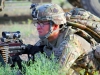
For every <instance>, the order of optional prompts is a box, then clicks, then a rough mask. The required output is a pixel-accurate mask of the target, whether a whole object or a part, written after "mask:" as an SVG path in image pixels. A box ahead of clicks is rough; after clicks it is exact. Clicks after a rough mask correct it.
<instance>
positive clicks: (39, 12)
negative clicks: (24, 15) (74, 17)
mask: <svg viewBox="0 0 100 75" xmlns="http://www.w3.org/2000/svg"><path fill="white" fill-rule="evenodd" d="M32 17H33V20H34V21H38V20H40V21H47V20H48V21H53V22H54V23H55V24H57V25H60V24H64V23H66V17H65V12H64V11H63V9H62V8H61V7H60V6H59V5H57V4H52V3H49V4H43V5H38V6H37V7H34V8H33V11H32Z"/></svg>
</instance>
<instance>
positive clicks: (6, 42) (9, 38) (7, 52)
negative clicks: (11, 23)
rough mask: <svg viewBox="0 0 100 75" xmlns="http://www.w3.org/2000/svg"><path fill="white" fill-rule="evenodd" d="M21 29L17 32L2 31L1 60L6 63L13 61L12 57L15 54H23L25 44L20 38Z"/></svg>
mask: <svg viewBox="0 0 100 75" xmlns="http://www.w3.org/2000/svg"><path fill="white" fill-rule="evenodd" d="M20 37H21V35H20V31H16V32H2V38H1V43H0V62H1V63H2V64H3V65H4V64H5V63H10V64H11V63H12V61H11V58H12V56H13V55H16V54H21V53H22V52H23V51H24V49H25V45H24V44H23V41H22V40H21V39H20Z"/></svg>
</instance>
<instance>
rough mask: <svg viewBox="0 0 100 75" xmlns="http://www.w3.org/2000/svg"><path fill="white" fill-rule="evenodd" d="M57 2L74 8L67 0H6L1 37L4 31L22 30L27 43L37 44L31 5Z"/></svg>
mask: <svg viewBox="0 0 100 75" xmlns="http://www.w3.org/2000/svg"><path fill="white" fill-rule="evenodd" d="M35 2H36V3H57V4H59V5H60V6H61V7H63V9H64V10H66V11H67V10H70V9H71V8H73V6H72V5H71V4H69V3H68V1H66V0H52V1H51V0H5V4H4V5H5V6H4V9H3V10H2V11H1V12H0V37H2V31H9V32H10V31H13V32H15V31H20V32H21V38H22V39H23V42H24V43H26V44H29V43H30V44H35V43H36V42H37V41H38V40H39V38H38V34H37V31H36V28H35V27H34V25H33V22H32V17H31V9H30V6H31V4H32V3H35Z"/></svg>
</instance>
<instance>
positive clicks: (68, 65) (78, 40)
mask: <svg viewBox="0 0 100 75" xmlns="http://www.w3.org/2000/svg"><path fill="white" fill-rule="evenodd" d="M68 32H71V30H69V31H68ZM68 32H67V31H66V30H65V31H63V32H61V33H60V35H59V37H58V38H57V39H56V40H54V41H52V42H48V41H47V40H45V41H43V40H40V41H39V42H38V43H37V44H36V45H38V46H40V45H45V46H44V48H43V51H44V52H45V53H46V55H47V56H48V57H50V56H51V54H52V53H54V55H55V57H56V58H57V59H59V63H60V65H61V70H60V71H61V72H66V73H67V75H78V74H79V71H80V70H82V69H86V71H88V70H91V71H95V70H97V69H98V65H99V63H98V62H97V61H95V58H94V56H93V54H92V52H93V51H92V49H91V45H90V44H89V43H88V42H87V41H86V40H85V39H83V38H82V37H80V36H78V35H76V34H72V33H68ZM72 73H74V74H72ZM77 73H78V74H77Z"/></svg>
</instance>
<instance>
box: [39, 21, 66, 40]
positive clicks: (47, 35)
mask: <svg viewBox="0 0 100 75" xmlns="http://www.w3.org/2000/svg"><path fill="white" fill-rule="evenodd" d="M52 25H53V23H52V21H50V29H49V32H48V33H47V34H46V35H45V36H39V38H40V39H41V40H44V39H47V38H48V37H49V36H50V34H51V33H52V32H55V31H57V30H61V29H63V28H66V24H63V26H62V28H60V29H57V30H54V31H52Z"/></svg>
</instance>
